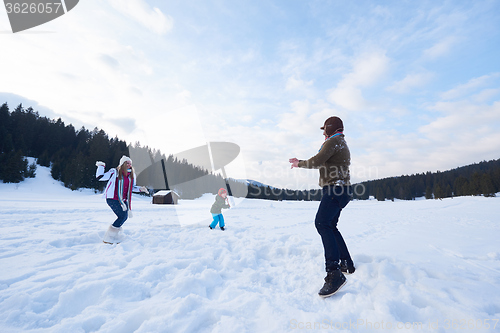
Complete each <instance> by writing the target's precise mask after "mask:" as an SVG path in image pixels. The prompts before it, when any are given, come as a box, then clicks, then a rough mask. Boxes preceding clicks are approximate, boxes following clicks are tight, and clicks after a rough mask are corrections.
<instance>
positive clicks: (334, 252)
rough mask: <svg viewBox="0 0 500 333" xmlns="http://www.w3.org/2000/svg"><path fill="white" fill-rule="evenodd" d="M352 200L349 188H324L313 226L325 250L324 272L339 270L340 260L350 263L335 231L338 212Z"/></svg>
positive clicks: (340, 238) (337, 232) (349, 257)
mask: <svg viewBox="0 0 500 333" xmlns="http://www.w3.org/2000/svg"><path fill="white" fill-rule="evenodd" d="M351 199H352V187H351V186H325V187H323V197H322V198H321V203H320V204H319V208H318V212H317V213H316V220H315V225H316V229H317V230H318V233H319V234H320V236H321V240H322V241H323V247H324V249H325V262H326V271H327V272H333V271H335V270H337V269H340V264H339V263H340V260H348V261H351V260H352V259H351V256H350V254H349V251H348V250H347V246H346V244H345V242H344V238H342V235H341V234H340V231H339V230H338V229H337V223H338V221H339V216H340V212H341V211H342V209H343V208H344V207H345V206H346V205H347V204H348V203H349V201H350V200H351Z"/></svg>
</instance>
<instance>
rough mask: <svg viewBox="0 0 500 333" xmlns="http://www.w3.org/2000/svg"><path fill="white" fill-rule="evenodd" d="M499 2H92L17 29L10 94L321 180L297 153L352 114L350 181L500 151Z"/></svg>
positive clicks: (162, 143)
mask: <svg viewBox="0 0 500 333" xmlns="http://www.w3.org/2000/svg"><path fill="white" fill-rule="evenodd" d="M499 16H500V2H498V1H483V0H479V1H223V0H221V1H146V0H85V1H80V3H79V4H78V5H77V6H76V7H75V8H74V9H73V10H72V11H70V12H68V13H67V14H66V15H64V16H62V17H60V18H58V19H56V20H54V21H52V22H49V23H47V24H44V25H41V26H39V27H36V28H33V29H30V30H28V31H25V32H20V33H17V34H12V33H11V32H9V31H10V26H9V23H8V19H7V15H6V12H5V11H4V10H3V9H0V39H1V45H2V52H1V59H2V61H1V63H0V72H1V73H2V79H1V80H0V102H4V101H7V102H8V103H9V106H10V107H12V108H14V107H15V106H16V105H17V104H18V103H19V102H23V104H24V105H25V106H33V107H34V108H35V109H37V110H39V112H40V114H41V115H43V116H48V117H62V118H63V120H64V121H65V122H66V123H73V124H74V125H75V126H76V127H79V126H85V127H86V128H89V129H92V128H94V127H96V126H97V127H99V128H103V129H104V130H105V131H106V132H108V133H109V134H110V135H111V136H115V135H117V136H118V137H119V138H121V139H123V140H126V141H127V142H130V143H134V142H137V141H139V142H140V143H141V144H142V145H148V146H150V147H152V148H156V149H160V150H161V151H162V152H164V153H167V154H170V153H172V154H174V153H178V152H181V151H183V150H186V149H189V148H193V147H196V146H199V145H202V144H204V143H205V142H207V141H229V142H234V143H236V144H238V145H239V146H240V147H241V154H240V156H239V158H238V159H237V160H236V161H235V162H234V163H232V164H231V165H229V166H228V168H227V171H228V174H229V176H233V177H235V178H244V177H246V178H251V179H256V180H259V181H262V182H265V183H268V184H270V185H274V186H283V187H289V188H316V187H317V178H318V174H317V171H315V170H296V169H294V170H290V167H289V163H288V159H289V158H291V157H297V158H299V159H307V158H309V157H311V156H313V155H314V154H315V153H316V152H317V150H318V149H319V147H320V145H321V143H322V141H323V137H322V133H321V130H319V127H320V126H321V125H322V124H323V122H324V120H325V119H326V118H328V117H329V116H332V115H337V116H339V117H341V118H342V119H343V121H344V125H345V135H346V140H347V142H348V144H349V147H350V150H351V155H352V179H353V181H354V182H358V181H363V180H367V179H375V178H382V177H390V176H398V175H403V174H412V173H420V172H426V171H437V170H441V171H444V170H447V169H451V168H455V167H459V166H462V165H467V164H471V163H475V162H480V161H482V160H490V159H497V158H500V156H499V155H500V149H499V148H500V61H499V60H498V59H500V52H499V47H500V20H499V19H498V18H499Z"/></svg>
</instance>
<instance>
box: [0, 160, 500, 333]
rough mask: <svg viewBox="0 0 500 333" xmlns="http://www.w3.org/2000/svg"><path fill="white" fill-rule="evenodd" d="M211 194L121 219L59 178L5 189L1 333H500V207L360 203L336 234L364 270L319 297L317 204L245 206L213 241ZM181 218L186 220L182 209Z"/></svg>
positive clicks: (484, 201) (146, 201) (138, 208)
mask: <svg viewBox="0 0 500 333" xmlns="http://www.w3.org/2000/svg"><path fill="white" fill-rule="evenodd" d="M213 199H214V196H213V195H205V196H204V197H202V198H201V199H198V200H194V201H181V202H180V205H179V206H178V207H182V208H183V209H185V208H187V207H190V210H191V211H193V212H197V213H199V214H206V217H207V220H206V221H201V222H198V223H196V224H192V225H186V224H182V225H181V224H179V219H178V218H177V216H176V215H177V208H176V207H174V206H167V205H165V206H162V205H152V204H151V203H150V198H146V197H140V196H136V197H134V201H133V207H134V217H133V218H131V219H129V220H128V221H127V222H125V224H124V230H125V234H126V235H127V238H126V240H125V241H124V242H123V243H121V244H118V245H107V244H104V243H102V241H101V239H102V237H103V235H104V232H105V230H106V228H107V227H108V225H109V224H110V223H111V222H112V221H113V220H114V214H113V213H112V211H111V209H109V208H108V206H107V205H106V203H105V201H104V199H103V198H102V197H101V195H100V194H95V193H93V192H92V191H89V190H87V191H82V192H78V191H76V192H72V191H70V190H68V189H66V188H64V187H63V186H62V185H60V184H59V183H58V182H56V181H54V180H52V179H51V178H50V176H49V171H48V169H47V168H43V167H38V170H37V178H35V179H28V180H26V181H25V182H23V183H21V184H1V183H0V332H72V333H74V332H113V333H114V332H295V331H305V332H310V331H336V330H342V331H343V332H363V331H388V332H391V331H394V332H396V331H397V332H455V331H457V332H463V331H470V332H494V331H496V332H498V331H500V323H498V320H499V319H500V287H499V285H500V247H499V239H500V223H499V216H500V198H498V197H497V198H483V197H462V198H454V199H446V200H442V201H440V200H417V201H411V202H406V201H397V202H377V201H355V202H351V203H350V204H349V205H348V206H347V207H346V208H345V209H344V211H343V212H342V215H341V220H340V224H339V229H340V230H341V232H342V233H343V235H344V238H345V239H346V242H347V245H348V247H349V249H350V252H351V254H352V256H353V259H354V261H355V264H356V266H357V270H356V272H355V273H354V274H352V275H349V276H347V279H348V283H347V284H346V285H345V286H344V288H343V289H341V291H340V292H339V293H338V294H336V295H334V296H333V297H331V298H327V299H322V298H320V297H319V296H318V295H317V292H318V290H319V289H320V288H321V286H322V285H323V278H324V276H325V273H324V259H323V248H322V245H321V241H320V237H319V235H318V234H317V232H316V230H315V227H314V222H313V221H314V216H315V213H316V209H317V206H318V202H272V201H261V200H243V201H242V202H240V203H239V204H238V205H237V206H235V207H234V208H232V209H230V210H224V211H223V213H224V217H225V220H226V225H227V230H226V231H220V230H209V229H208V227H207V225H208V223H209V219H210V213H209V209H210V206H211V204H212V202H213ZM179 211H180V210H179Z"/></svg>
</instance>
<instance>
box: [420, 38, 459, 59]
mask: <svg viewBox="0 0 500 333" xmlns="http://www.w3.org/2000/svg"><path fill="white" fill-rule="evenodd" d="M455 44H457V38H455V37H446V38H445V39H443V40H441V41H439V42H437V43H436V44H434V45H433V46H431V47H430V48H428V49H426V50H424V51H423V56H424V58H428V59H436V58H440V57H442V56H445V55H447V54H448V53H449V52H450V51H451V49H452V47H453V46H454V45H455Z"/></svg>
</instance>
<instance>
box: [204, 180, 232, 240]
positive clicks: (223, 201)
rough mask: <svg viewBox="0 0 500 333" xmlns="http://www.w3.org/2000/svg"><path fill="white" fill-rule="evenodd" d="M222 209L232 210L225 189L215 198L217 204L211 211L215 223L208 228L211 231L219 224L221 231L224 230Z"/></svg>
mask: <svg viewBox="0 0 500 333" xmlns="http://www.w3.org/2000/svg"><path fill="white" fill-rule="evenodd" d="M222 208H230V206H229V203H228V202H227V191H226V189H224V188H221V189H220V190H219V193H218V194H217V195H216V196H215V202H214V204H213V205H212V208H211V209H210V213H212V217H213V219H214V220H213V221H212V223H211V224H210V225H209V226H208V227H209V228H210V229H213V228H215V227H216V226H217V224H219V226H220V230H223V231H224V230H225V229H224V226H225V224H224V217H223V216H222Z"/></svg>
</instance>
